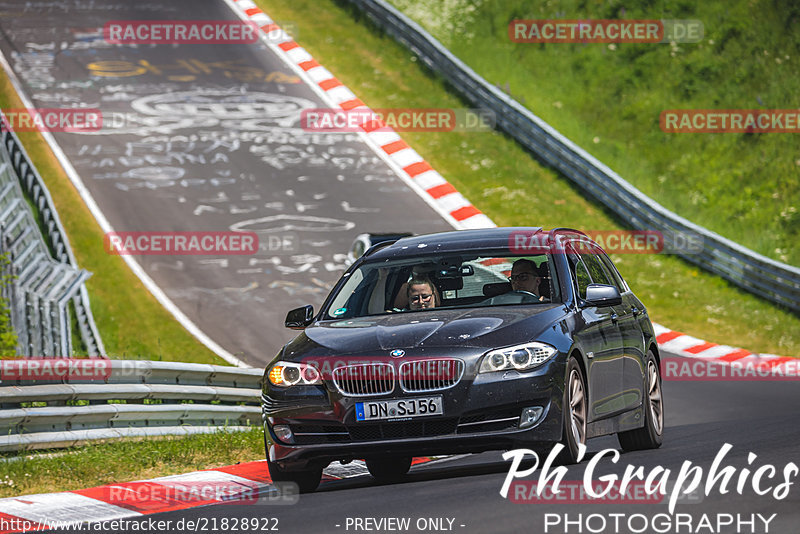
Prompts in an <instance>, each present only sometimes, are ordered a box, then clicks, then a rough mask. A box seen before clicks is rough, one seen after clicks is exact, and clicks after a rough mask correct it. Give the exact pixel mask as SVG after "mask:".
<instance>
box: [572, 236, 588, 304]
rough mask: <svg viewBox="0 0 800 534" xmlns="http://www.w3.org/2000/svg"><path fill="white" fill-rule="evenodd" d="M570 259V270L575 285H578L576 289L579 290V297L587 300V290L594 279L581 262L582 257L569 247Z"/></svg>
mask: <svg viewBox="0 0 800 534" xmlns="http://www.w3.org/2000/svg"><path fill="white" fill-rule="evenodd" d="M567 257H568V258H569V268H570V270H571V271H572V277H573V278H574V279H575V283H576V284H577V287H576V289H577V290H578V296H580V298H582V299H585V298H586V288H587V287H588V286H589V284H591V283H592V277H591V276H589V271H588V270H587V268H586V265H584V263H583V261H581V257H580V256H579V255H578V254H577V253H576V252H575V251H574V250H573V249H572V247H569V252H568V256H567Z"/></svg>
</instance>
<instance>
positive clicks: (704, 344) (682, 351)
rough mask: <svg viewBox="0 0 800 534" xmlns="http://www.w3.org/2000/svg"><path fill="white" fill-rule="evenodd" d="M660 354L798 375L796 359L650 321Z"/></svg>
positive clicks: (786, 374) (777, 373)
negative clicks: (711, 341) (713, 341)
mask: <svg viewBox="0 0 800 534" xmlns="http://www.w3.org/2000/svg"><path fill="white" fill-rule="evenodd" d="M653 329H654V330H655V334H656V342H657V343H658V349H659V351H660V352H661V354H662V355H667V356H680V357H683V358H698V359H702V360H705V361H712V362H716V363H721V364H731V365H737V366H740V367H749V368H754V369H769V370H771V372H772V373H773V374H775V375H783V376H797V375H798V359H797V358H790V357H788V356H778V355H776V354H767V353H762V354H756V353H753V352H750V351H748V350H745V349H740V348H736V347H731V346H729V345H718V344H716V343H710V342H708V341H704V340H702V339H698V338H696V337H692V336H690V335H688V334H684V333H682V332H676V331H675V330H670V329H669V328H667V327H665V326H661V325H660V324H656V323H653Z"/></svg>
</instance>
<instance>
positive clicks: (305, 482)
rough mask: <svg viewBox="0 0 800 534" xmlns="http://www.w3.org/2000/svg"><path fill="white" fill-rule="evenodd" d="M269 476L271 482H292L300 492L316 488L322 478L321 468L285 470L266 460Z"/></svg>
mask: <svg viewBox="0 0 800 534" xmlns="http://www.w3.org/2000/svg"><path fill="white" fill-rule="evenodd" d="M267 467H268V469H269V476H270V478H271V479H272V481H273V482H294V483H295V484H297V486H298V487H299V489H300V493H311V492H313V491H314V490H316V489H317V487H318V486H319V483H320V481H321V480H322V468H321V467H320V468H316V469H314V468H310V469H299V470H287V469H283V468H282V467H280V466H279V465H278V464H276V463H273V462H270V461H269V460H267Z"/></svg>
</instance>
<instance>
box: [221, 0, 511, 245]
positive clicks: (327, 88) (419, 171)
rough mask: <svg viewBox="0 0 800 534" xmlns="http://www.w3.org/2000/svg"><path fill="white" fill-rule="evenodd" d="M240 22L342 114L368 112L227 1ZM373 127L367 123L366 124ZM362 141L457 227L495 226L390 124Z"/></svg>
mask: <svg viewBox="0 0 800 534" xmlns="http://www.w3.org/2000/svg"><path fill="white" fill-rule="evenodd" d="M226 2H227V3H228V5H230V6H231V7H233V8H234V10H235V11H237V13H238V14H239V15H240V17H241V18H243V19H248V20H250V21H252V22H255V23H256V24H258V26H259V28H261V30H262V32H263V34H264V36H265V37H266V39H267V43H268V44H269V46H270V48H272V49H273V50H274V51H275V53H276V54H279V55H282V56H283V58H284V59H285V60H286V61H287V63H289V64H290V65H292V66H294V67H297V68H299V69H300V70H301V71H302V73H303V74H304V75H305V78H307V79H308V81H309V82H310V83H312V84H314V85H316V87H317V88H318V89H319V90H320V91H321V92H322V94H323V95H324V96H325V97H326V99H327V100H328V101H330V102H332V103H333V104H334V105H336V106H338V107H340V108H341V109H343V110H353V109H359V110H364V111H365V112H369V111H371V110H370V108H369V107H367V105H366V104H364V102H363V101H361V100H360V99H359V98H358V96H356V94H355V93H353V91H351V90H350V89H349V88H348V87H347V86H345V85H344V84H343V83H342V82H341V81H340V80H339V79H337V78H336V77H335V76H334V75H333V74H332V73H331V72H330V71H328V70H327V69H326V68H325V67H323V66H322V65H320V64H319V63H318V62H317V61H316V60H315V59H314V58H313V57H312V56H311V54H309V53H308V52H307V51H306V50H305V49H304V48H303V47H301V46H300V45H299V44H298V43H297V42H295V41H294V40H293V39H292V38H291V36H289V34H287V33H286V32H284V31H283V30H282V29H281V28H280V27H279V26H278V25H277V24H275V22H274V21H273V20H272V18H271V17H270V16H269V15H268V14H266V13H264V12H263V11H261V9H259V8H258V7H257V6H256V5H255V3H253V2H252V0H226ZM368 123H369V124H372V121H368ZM361 131H362V132H363V133H364V135H366V137H367V139H369V141H370V142H371V143H372V144H373V145H375V146H376V147H378V148H379V150H380V151H382V153H383V154H380V155H381V156H382V157H388V158H389V160H391V161H392V162H393V163H394V164H395V165H396V166H397V167H398V171H399V172H398V174H400V177H401V178H403V179H404V180H405V181H406V182H408V183H409V184H413V186H414V190H415V191H416V192H417V193H418V194H420V196H422V197H423V199H424V200H425V201H426V202H427V203H428V204H430V205H431V206H433V207H434V208H435V209H437V211H439V212H440V213H442V214H443V215H445V216H446V218H447V219H448V220H449V221H450V222H451V224H453V226H454V227H455V228H457V229H467V228H491V227H494V226H495V224H494V223H493V222H492V220H491V219H489V217H487V216H486V215H485V214H484V213H483V212H481V211H480V210H479V209H478V208H476V207H475V206H473V205H472V203H470V202H469V200H467V199H466V198H464V196H463V195H462V194H461V193H459V192H458V191H457V190H456V189H455V188H454V187H453V186H452V185H450V184H449V183H448V182H447V180H445V179H444V177H442V176H441V175H440V174H439V173H438V172H436V171H435V170H434V169H433V168H432V167H431V166H430V165H429V164H428V163H427V162H426V161H425V160H424V159H423V158H422V156H420V155H419V154H418V153H417V152H416V151H415V150H414V149H413V148H411V147H410V146H408V145H407V144H406V143H405V142H404V141H403V140H402V138H401V137H400V136H399V135H398V134H397V132H395V131H394V129H392V128H391V127H389V126H383V125H382V126H380V127H378V128H373V127H370V126H366V127H361Z"/></svg>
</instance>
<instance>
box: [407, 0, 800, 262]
mask: <svg viewBox="0 0 800 534" xmlns="http://www.w3.org/2000/svg"><path fill="white" fill-rule="evenodd" d="M391 2H392V3H393V4H394V5H395V6H396V7H398V8H399V9H401V10H403V11H404V12H405V13H406V14H408V15H409V16H411V17H412V18H413V19H414V20H415V21H416V22H418V23H419V24H421V25H422V26H423V27H425V28H426V29H427V30H428V31H430V32H431V33H432V34H433V35H434V36H435V37H436V38H437V39H439V40H440V41H441V42H442V43H443V44H444V45H445V46H447V47H448V48H449V49H450V50H451V51H452V52H453V53H454V54H455V55H456V56H458V57H459V58H460V59H462V60H463V61H465V62H466V63H467V64H468V65H470V66H471V67H472V68H473V69H475V70H476V72H478V73H479V74H481V75H482V76H483V77H484V78H486V80H488V81H489V82H490V83H493V84H496V85H498V86H500V87H503V88H507V89H506V90H508V91H510V93H511V94H512V95H513V96H514V97H515V98H517V99H519V100H521V101H522V102H523V103H524V104H525V105H526V106H527V107H528V108H529V109H531V110H533V111H534V112H535V113H536V114H537V115H539V116H540V117H541V118H543V119H544V120H546V121H547V122H548V123H549V124H551V125H552V126H554V127H555V128H557V129H558V130H559V131H561V133H563V134H564V135H566V136H567V137H568V138H570V139H572V140H573V141H574V142H576V143H577V144H578V145H579V146H581V147H583V148H585V149H587V150H588V151H589V152H590V153H591V154H592V155H594V156H595V157H597V158H598V159H599V160H600V161H602V162H603V163H605V164H606V165H608V166H609V167H611V168H612V169H614V170H615V171H617V172H618V173H619V174H620V176H622V177H623V178H625V179H626V180H628V181H629V182H631V183H632V184H633V185H635V186H636V187H638V188H639V189H641V190H642V191H643V192H644V193H645V194H647V195H649V196H650V197H651V198H654V199H656V200H657V201H658V202H659V203H661V204H663V205H664V206H665V207H667V208H668V209H670V210H673V211H675V212H676V213H679V214H681V215H682V216H684V217H686V218H687V219H689V220H691V221H693V222H695V223H697V224H700V225H701V226H704V227H706V228H709V229H711V230H713V231H715V232H717V233H719V234H721V235H723V236H725V237H727V238H729V239H731V240H733V241H736V242H737V243H741V244H743V245H745V246H747V247H749V248H751V249H753V250H755V251H757V252H759V253H761V254H764V255H765V256H768V257H771V258H773V259H776V260H779V261H785V262H788V263H790V264H792V265H800V247H798V246H797V242H798V240H800V213H798V211H797V210H798V209H800V152H798V150H797V139H798V135H800V134H797V133H770V134H744V133H741V134H739V133H718V134H709V133H694V134H690V133H665V132H663V131H662V130H661V128H660V126H659V115H660V113H661V112H662V111H663V110H668V109H797V107H798V101H797V96H796V87H797V81H798V80H799V79H800V32H797V31H796V30H794V29H793V26H792V25H793V24H796V22H797V20H798V18H800V6H798V4H797V3H791V2H787V1H780V0H779V1H775V2H771V1H765V0H755V1H750V0H730V1H727V2H684V1H680V0H667V1H664V2H658V3H653V2H625V3H623V2H619V1H611V2H585V1H583V0H559V1H557V2H548V3H541V2H529V1H527V0H504V1H502V2H485V1H484V2H475V1H474V0H453V1H448V2H439V1H438V0H391ZM623 6H624V7H623ZM549 18H560V19H617V18H619V19H696V20H699V21H701V22H702V23H703V25H704V27H705V36H704V39H703V40H702V41H701V42H699V43H674V44H666V43H665V44H624V43H623V44H563V43H562V44H521V43H513V42H511V41H510V39H509V37H508V24H509V22H510V21H511V20H513V19H549Z"/></svg>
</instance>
